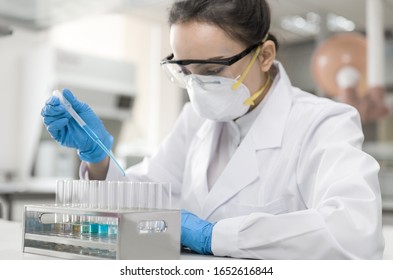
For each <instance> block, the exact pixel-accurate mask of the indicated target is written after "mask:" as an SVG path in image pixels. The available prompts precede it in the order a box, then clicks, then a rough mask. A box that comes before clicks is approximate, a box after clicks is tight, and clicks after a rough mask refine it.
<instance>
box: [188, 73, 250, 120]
mask: <svg viewBox="0 0 393 280" xmlns="http://www.w3.org/2000/svg"><path fill="white" fill-rule="evenodd" d="M186 83H187V91H188V95H189V97H190V100H191V105H192V106H193V108H194V110H195V111H196V112H197V113H198V114H199V115H200V116H201V117H202V118H206V119H210V120H213V121H218V122H226V121H231V120H233V119H236V118H238V117H241V116H243V115H244V114H245V113H247V111H248V110H249V108H250V105H245V104H244V103H245V101H246V100H247V99H249V98H250V91H249V90H248V88H247V87H246V86H245V85H244V84H240V85H238V87H237V88H236V89H233V85H234V84H236V83H237V80H234V79H230V78H225V77H219V76H202V75H193V74H191V75H188V76H187V77H186Z"/></svg>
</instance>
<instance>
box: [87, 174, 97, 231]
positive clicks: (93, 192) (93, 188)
mask: <svg viewBox="0 0 393 280" xmlns="http://www.w3.org/2000/svg"><path fill="white" fill-rule="evenodd" d="M89 208H91V209H97V208H98V181H95V180H94V181H90V182H89ZM89 222H90V230H89V232H90V238H93V239H94V238H95V237H96V236H97V234H98V219H97V217H94V216H90V217H89Z"/></svg>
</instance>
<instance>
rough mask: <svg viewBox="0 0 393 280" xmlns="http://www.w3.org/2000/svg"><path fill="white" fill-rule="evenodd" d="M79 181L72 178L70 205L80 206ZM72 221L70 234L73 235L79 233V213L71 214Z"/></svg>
mask: <svg viewBox="0 0 393 280" xmlns="http://www.w3.org/2000/svg"><path fill="white" fill-rule="evenodd" d="M80 183H81V181H79V180H72V202H71V206H72V207H75V208H77V207H81V186H80V185H81V184H80ZM71 222H72V234H73V235H76V236H78V235H80V233H81V223H80V216H79V215H72V216H71Z"/></svg>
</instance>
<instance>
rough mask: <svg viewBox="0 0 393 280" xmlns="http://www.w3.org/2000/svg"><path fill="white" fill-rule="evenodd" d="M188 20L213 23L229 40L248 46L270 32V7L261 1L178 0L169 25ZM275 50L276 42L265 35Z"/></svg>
mask: <svg viewBox="0 0 393 280" xmlns="http://www.w3.org/2000/svg"><path fill="white" fill-rule="evenodd" d="M190 21H197V22H206V23H209V24H214V25H216V26H218V27H220V28H221V29H222V30H224V31H225V32H226V33H227V34H228V35H229V36H230V37H231V38H233V39H235V40H238V41H240V42H242V43H243V44H244V45H245V46H251V45H253V44H256V43H258V42H261V41H262V40H263V39H264V37H265V36H266V34H267V33H268V32H269V29H270V8H269V5H268V4H267V3H266V1H265V0H181V1H176V2H175V3H174V4H173V5H172V7H171V9H170V12H169V24H170V25H172V24H176V23H185V22H190ZM268 40H272V41H273V42H274V44H275V45H276V49H277V48H278V42H277V39H276V38H275V37H274V36H273V35H272V34H270V33H269V37H268Z"/></svg>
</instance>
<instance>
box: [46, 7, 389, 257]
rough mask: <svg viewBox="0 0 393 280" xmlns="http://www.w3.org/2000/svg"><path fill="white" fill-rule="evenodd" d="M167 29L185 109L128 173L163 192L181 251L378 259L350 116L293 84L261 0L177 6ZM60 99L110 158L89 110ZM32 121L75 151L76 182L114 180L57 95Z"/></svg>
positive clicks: (374, 202)
mask: <svg viewBox="0 0 393 280" xmlns="http://www.w3.org/2000/svg"><path fill="white" fill-rule="evenodd" d="M169 23H170V26H171V29H170V43H171V47H172V50H173V54H171V55H169V56H168V57H167V58H165V59H164V60H162V62H161V65H162V67H163V68H164V70H165V71H166V72H167V73H168V74H169V75H170V78H171V80H172V81H174V82H176V83H178V84H179V85H181V86H183V87H185V88H186V89H187V91H188V94H189V97H190V100H191V102H190V104H186V105H185V106H184V109H183V111H182V113H181V114H180V116H179V118H178V120H177V122H176V125H175V126H174V128H173V131H172V132H171V133H170V134H169V135H168V137H167V138H166V139H165V141H164V142H163V143H162V145H161V146H160V148H159V150H158V151H157V153H155V154H154V155H153V156H152V157H150V158H146V159H145V160H144V161H143V162H142V163H140V164H137V165H135V166H132V167H130V168H128V169H127V170H126V174H127V175H126V176H127V180H134V181H169V182H171V183H172V188H173V200H174V202H175V206H176V207H179V208H182V209H183V210H182V221H181V242H182V245H183V246H185V247H188V248H190V249H191V250H193V251H195V252H198V253H201V254H213V255H216V256H230V257H236V258H256V259H381V258H382V254H383V249H384V241H383V236H382V225H381V194H380V189H379V183H378V170H379V166H378V164H377V162H376V161H375V160H374V159H373V158H372V157H371V156H369V155H367V154H366V153H364V152H363V151H362V142H363V133H362V129H361V124H360V119H359V114H358V112H357V111H356V110H355V109H354V108H352V107H350V106H349V105H345V104H341V103H336V102H334V101H332V100H329V99H325V98H319V97H316V96H314V95H312V94H309V93H307V92H304V91H302V90H300V89H298V88H294V87H292V86H291V83H290V80H289V79H288V76H287V74H286V73H285V70H284V68H283V66H282V65H281V64H280V63H279V62H278V61H276V60H275V59H276V49H277V43H276V40H275V38H274V37H273V36H272V35H271V34H270V33H269V28H270V11H269V7H268V5H267V3H266V2H265V0H249V1H242V0H216V1H208V0H186V1H178V2H175V3H174V4H173V6H172V8H171V10H170V14H169ZM64 96H65V97H66V98H67V99H68V100H69V101H70V103H71V104H72V106H73V107H74V109H75V110H76V111H77V112H78V113H79V114H80V116H81V117H82V118H83V119H84V120H85V122H86V123H87V124H88V125H90V126H91V128H92V129H93V130H94V131H96V132H97V134H98V135H99V136H100V138H101V140H102V141H103V142H104V144H105V145H106V147H107V148H108V149H110V148H111V147H112V143H113V137H112V136H111V135H110V134H109V133H108V132H107V130H106V129H105V128H104V126H103V124H102V123H101V121H100V120H99V119H98V117H97V116H96V115H95V114H94V112H93V111H92V110H91V109H90V108H89V106H88V105H87V104H85V103H82V102H80V101H78V100H77V99H76V98H75V97H74V96H73V95H72V93H71V92H70V91H69V90H64ZM42 116H43V117H44V123H45V125H46V127H47V129H48V131H49V133H50V134H51V135H52V137H53V138H54V139H55V140H57V141H58V142H60V143H61V144H62V145H64V146H68V147H72V148H75V149H77V150H78V155H79V157H80V159H81V160H82V161H83V162H82V166H81V177H82V178H90V179H107V180H109V179H111V180H113V179H115V180H123V179H124V177H123V176H122V175H121V174H120V172H119V171H118V169H117V168H116V166H115V165H114V164H113V162H111V161H110V159H109V158H108V157H107V156H106V154H105V153H104V152H103V151H102V150H101V148H100V147H98V146H97V145H96V144H95V143H94V142H93V141H91V140H90V138H89V137H88V136H87V135H86V134H85V133H84V132H83V131H82V130H81V129H80V128H79V127H78V125H77V124H76V123H75V122H74V120H73V119H72V118H71V116H70V115H69V114H68V113H67V112H66V111H65V108H64V107H63V106H62V105H60V103H59V100H58V98H56V97H52V98H51V99H49V100H48V102H47V103H46V105H45V107H44V108H43V110H42Z"/></svg>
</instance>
